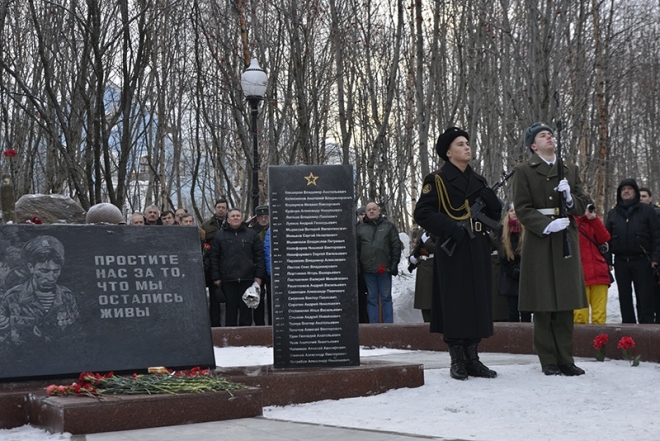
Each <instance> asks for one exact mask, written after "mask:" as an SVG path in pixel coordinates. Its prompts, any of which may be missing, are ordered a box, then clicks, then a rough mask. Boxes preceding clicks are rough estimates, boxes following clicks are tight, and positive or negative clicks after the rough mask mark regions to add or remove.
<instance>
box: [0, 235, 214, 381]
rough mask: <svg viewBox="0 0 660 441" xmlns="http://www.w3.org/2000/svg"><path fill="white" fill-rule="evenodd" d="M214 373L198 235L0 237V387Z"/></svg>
mask: <svg viewBox="0 0 660 441" xmlns="http://www.w3.org/2000/svg"><path fill="white" fill-rule="evenodd" d="M152 366H166V367H169V368H173V369H182V368H190V367H194V366H200V367H215V361H214V355H213V343H212V340H211V327H210V323H209V315H208V309H207V305H206V296H205V291H204V272H203V265H202V254H201V250H200V243H199V236H198V233H197V229H196V228H185V227H180V226H177V227H169V226H158V227H148V228H141V227H131V226H114V225H112V226H101V225H84V226H83V225H66V226H64V225H38V226H36V225H4V226H2V227H0V379H9V378H13V379H15V378H26V377H48V376H59V375H68V374H76V375H77V374H78V373H80V372H84V371H92V372H108V371H115V372H140V371H144V370H146V369H147V368H149V367H152Z"/></svg>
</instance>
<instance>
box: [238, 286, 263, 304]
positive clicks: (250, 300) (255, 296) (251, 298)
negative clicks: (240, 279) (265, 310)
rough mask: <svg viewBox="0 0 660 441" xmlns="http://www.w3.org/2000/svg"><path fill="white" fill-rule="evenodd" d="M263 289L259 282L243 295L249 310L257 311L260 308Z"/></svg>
mask: <svg viewBox="0 0 660 441" xmlns="http://www.w3.org/2000/svg"><path fill="white" fill-rule="evenodd" d="M260 294H261V288H260V287H259V284H258V283H257V282H254V283H253V284H252V286H250V287H249V288H248V289H246V290H245V292H244V293H243V297H242V299H243V302H245V304H246V305H247V307H248V308H251V309H256V308H257V306H259V300H260V299H261V296H260Z"/></svg>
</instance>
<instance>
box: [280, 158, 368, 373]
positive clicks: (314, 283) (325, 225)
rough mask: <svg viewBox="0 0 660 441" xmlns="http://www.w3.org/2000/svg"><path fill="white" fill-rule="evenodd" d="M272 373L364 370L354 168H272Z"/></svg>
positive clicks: (340, 166) (332, 166)
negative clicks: (301, 369)
mask: <svg viewBox="0 0 660 441" xmlns="http://www.w3.org/2000/svg"><path fill="white" fill-rule="evenodd" d="M268 186H269V188H270V219H271V223H270V225H271V263H272V274H271V278H272V289H273V349H274V367H276V368H293V367H320V366H323V367H329V366H330V367H331V366H359V364H360V347H359V339H358V318H357V258H356V245H355V215H354V212H355V208H354V202H353V201H354V197H353V168H352V167H351V166H348V165H322V166H273V167H269V180H268Z"/></svg>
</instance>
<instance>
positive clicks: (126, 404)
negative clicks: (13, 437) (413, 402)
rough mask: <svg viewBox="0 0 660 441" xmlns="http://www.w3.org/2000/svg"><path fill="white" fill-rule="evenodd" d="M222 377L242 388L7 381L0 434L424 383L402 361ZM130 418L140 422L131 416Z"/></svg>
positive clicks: (247, 408) (159, 420)
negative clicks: (103, 388) (98, 387)
mask: <svg viewBox="0 0 660 441" xmlns="http://www.w3.org/2000/svg"><path fill="white" fill-rule="evenodd" d="M216 372H217V373H218V374H219V375H221V376H222V377H224V378H225V379H227V380H229V381H231V382H235V383H241V384H244V385H246V386H249V387H248V388H246V389H241V390H232V392H231V394H229V393H227V392H214V393H202V394H177V395H170V394H157V395H109V396H102V397H100V398H93V397H85V396H64V397H49V396H47V395H46V391H45V389H46V386H47V385H48V384H52V383H57V384H70V383H71V382H73V381H75V379H70V378H69V379H61V380H49V381H48V382H38V381H30V382H29V383H11V384H4V385H2V387H0V428H3V429H9V428H13V427H19V426H22V425H24V424H28V423H30V424H32V425H33V426H36V427H40V428H43V429H46V430H48V431H50V432H53V433H57V432H69V433H72V434H90V433H98V432H108V431H118V430H131V429H141V428H149V427H161V426H170V425H179V424H191V423H202V422H208V421H223V420H233V419H237V418H245V417H254V416H259V415H262V413H263V411H262V409H263V406H272V405H280V406H285V405H289V404H298V403H308V402H312V401H320V400H328V399H335V400H336V399H340V398H351V397H363V396H370V395H377V394H381V393H383V392H386V391H388V390H390V389H397V388H402V387H410V388H414V387H420V386H423V385H424V369H423V366H422V365H420V364H411V363H410V362H407V361H393V362H388V361H380V360H365V362H364V363H362V365H361V366H350V367H335V368H305V369H277V370H276V369H273V367H272V366H245V367H234V368H219V369H217V370H216ZM136 416H139V418H137V417H136Z"/></svg>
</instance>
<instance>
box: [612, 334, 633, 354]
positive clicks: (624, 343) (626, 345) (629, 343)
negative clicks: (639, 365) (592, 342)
mask: <svg viewBox="0 0 660 441" xmlns="http://www.w3.org/2000/svg"><path fill="white" fill-rule="evenodd" d="M616 347H617V348H618V349H624V350H626V351H627V350H628V349H630V348H634V347H635V340H633V339H632V337H621V340H619V344H618V345H616Z"/></svg>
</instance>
